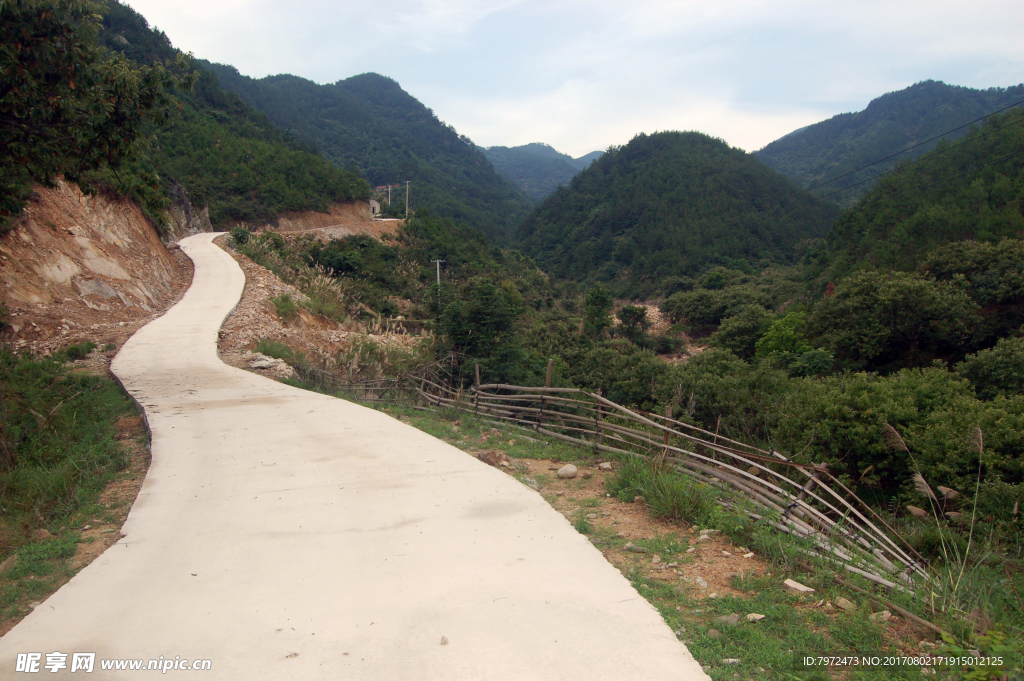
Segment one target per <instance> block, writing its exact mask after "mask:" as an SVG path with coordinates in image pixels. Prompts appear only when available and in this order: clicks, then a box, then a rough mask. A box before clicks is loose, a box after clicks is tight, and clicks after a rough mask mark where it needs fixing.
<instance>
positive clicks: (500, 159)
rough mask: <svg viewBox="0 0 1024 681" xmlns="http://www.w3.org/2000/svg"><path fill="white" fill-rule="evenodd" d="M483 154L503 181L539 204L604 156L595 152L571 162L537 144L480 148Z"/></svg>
mask: <svg viewBox="0 0 1024 681" xmlns="http://www.w3.org/2000/svg"><path fill="white" fill-rule="evenodd" d="M480 150H481V151H483V153H484V155H485V156H487V160H489V161H490V162H491V164H493V165H494V169H495V170H497V171H498V173H499V174H500V175H501V176H502V177H504V178H505V179H507V180H509V181H510V182H512V183H513V184H514V185H515V186H517V187H519V188H520V189H521V190H522V191H523V193H524V194H526V195H527V196H529V197H530V198H531V199H533V200H534V201H537V202H539V201H542V200H544V199H545V198H546V197H547V196H548V195H549V194H551V192H553V191H555V189H557V188H558V187H559V185H563V184H568V183H569V180H571V179H572V178H573V177H575V176H576V173H578V172H579V171H581V170H583V169H584V168H586V167H587V166H589V165H590V163H591V162H592V161H593V160H594V159H596V158H599V157H600V156H601V154H602V152H600V151H595V152H592V153H590V154H587V155H586V156H583V157H580V158H572V157H571V156H568V155H566V154H562V153H559V152H558V151H555V150H554V149H552V148H551V147H550V146H548V145H547V144H540V143H536V142H535V143H533V144H524V145H523V146H521V147H511V148H510V147H489V148H487V149H484V148H483V147H481V148H480Z"/></svg>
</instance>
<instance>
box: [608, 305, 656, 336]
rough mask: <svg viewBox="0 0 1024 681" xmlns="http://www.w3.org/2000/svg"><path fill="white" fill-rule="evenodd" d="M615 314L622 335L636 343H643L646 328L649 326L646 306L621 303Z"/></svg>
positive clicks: (649, 321)
mask: <svg viewBox="0 0 1024 681" xmlns="http://www.w3.org/2000/svg"><path fill="white" fill-rule="evenodd" d="M615 316H616V317H618V318H619V322H621V324H622V335H623V336H625V337H626V338H628V339H629V340H631V341H633V342H634V343H636V344H637V345H643V343H644V339H645V337H646V335H647V329H649V328H651V320H649V319H648V318H647V308H646V307H644V306H643V305H623V306H622V307H621V308H619V311H618V312H616V313H615Z"/></svg>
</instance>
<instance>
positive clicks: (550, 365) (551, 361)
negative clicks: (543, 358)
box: [534, 358, 555, 430]
mask: <svg viewBox="0 0 1024 681" xmlns="http://www.w3.org/2000/svg"><path fill="white" fill-rule="evenodd" d="M554 369H555V360H554V358H552V359H549V360H548V373H547V377H546V378H545V379H544V387H545V388H550V387H551V372H553V371H554ZM547 400H548V397H547V393H541V397H540V413H539V414H537V425H536V426H534V430H540V427H541V426H543V425H544V407H546V406H547Z"/></svg>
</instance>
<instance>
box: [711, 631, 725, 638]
mask: <svg viewBox="0 0 1024 681" xmlns="http://www.w3.org/2000/svg"><path fill="white" fill-rule="evenodd" d="M721 636H722V632H720V631H719V630H718V629H708V638H720V637H721Z"/></svg>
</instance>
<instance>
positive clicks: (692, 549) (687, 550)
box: [686, 546, 697, 553]
mask: <svg viewBox="0 0 1024 681" xmlns="http://www.w3.org/2000/svg"><path fill="white" fill-rule="evenodd" d="M696 550H697V549H695V548H693V547H692V546H691V547H690V548H688V549H686V552H687V553H693V552H694V551H696Z"/></svg>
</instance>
